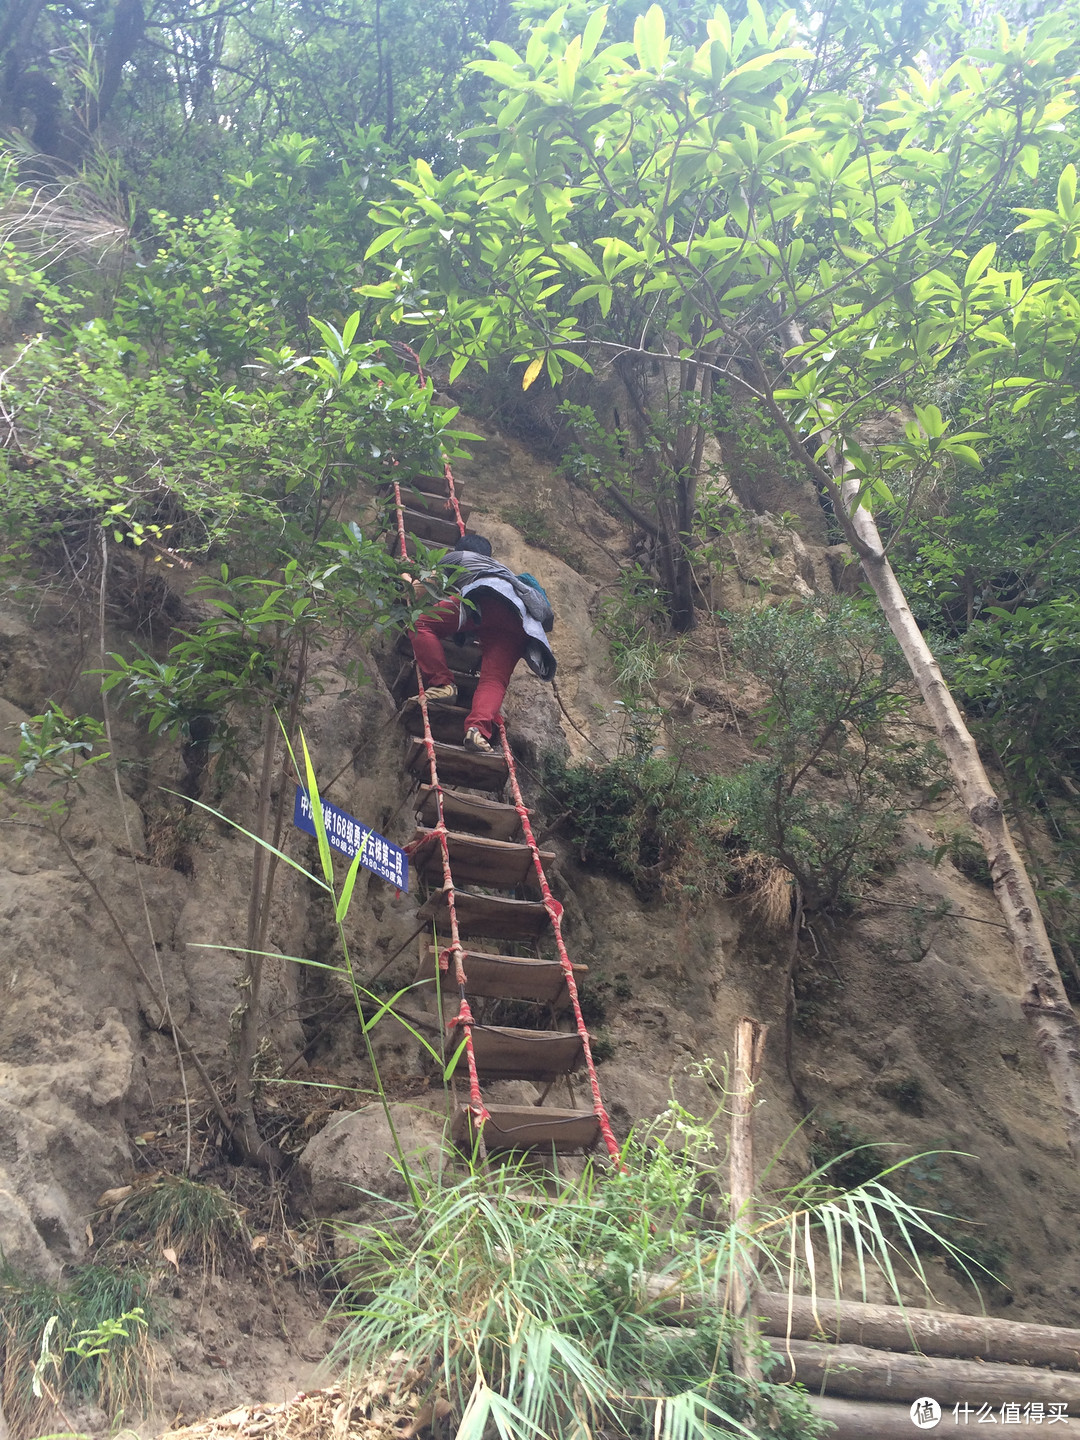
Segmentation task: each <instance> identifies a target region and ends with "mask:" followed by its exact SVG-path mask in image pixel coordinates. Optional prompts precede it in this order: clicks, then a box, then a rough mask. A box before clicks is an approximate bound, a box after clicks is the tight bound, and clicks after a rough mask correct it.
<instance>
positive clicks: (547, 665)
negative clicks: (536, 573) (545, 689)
mask: <svg viewBox="0 0 1080 1440" xmlns="http://www.w3.org/2000/svg"><path fill="white" fill-rule="evenodd" d="M443 564H444V565H445V566H446V568H447V569H448V570H451V571H454V570H456V572H457V573H456V575H455V584H456V585H457V588H458V589H459V590H460V592H461V595H462V598H463V599H467V598H468V596H469V594H470V593H471V592H472V591H474V590H480V589H483V588H485V587H487V588H489V589H491V590H493V591H494V592H495V593H496V594H497V595H502V596H503V597H504V598H505V599H507V600H510V601H511V603H513V604H515V605H516V607H517V609H518V610H519V612H520V614H521V620H522V627H523V629H524V631H525V637H526V638H525V651H524V659H525V664H526V665H528V667H529V669H530V670H531V671H532V672H533V673H534V674H535V675H539V677H540V679H541V680H554V678H555V668H556V666H555V656H554V655H553V654H552V651H551V646H550V645H549V644H548V641H547V639H546V635H547V633H548V632H549V631H550V630H551V628H552V626H553V625H554V624H555V612H554V611H553V610H552V608H551V605H550V603H549V601H548V599H547V596H546V595H545V594H544V593H543V591H541V590H537V589H536V587H535V586H533V585H529V584H528V583H527V582H526V581H524V580H522V579H521V578H520V577H519V576H517V575H515V574H514V572H513V570H511V569H510V567H509V566H508V565H503V564H500V562H499V561H498V560H492V559H491V558H490V557H489V556H487V555H478V554H476V553H475V551H472V550H451V551H450V553H449V554H448V555H446V556H445V557H444V559H443Z"/></svg>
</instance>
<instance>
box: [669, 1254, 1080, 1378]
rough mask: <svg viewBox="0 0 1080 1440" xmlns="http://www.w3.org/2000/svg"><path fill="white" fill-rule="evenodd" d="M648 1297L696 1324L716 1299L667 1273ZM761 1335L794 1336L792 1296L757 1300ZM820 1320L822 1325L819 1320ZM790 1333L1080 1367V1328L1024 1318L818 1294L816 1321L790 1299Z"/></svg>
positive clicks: (798, 1298) (807, 1306) (910, 1350)
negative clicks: (680, 1284)
mask: <svg viewBox="0 0 1080 1440" xmlns="http://www.w3.org/2000/svg"><path fill="white" fill-rule="evenodd" d="M645 1291H646V1296H647V1298H648V1299H649V1300H650V1301H651V1302H652V1303H653V1304H654V1305H655V1308H656V1313H657V1314H660V1315H668V1316H670V1317H671V1318H672V1319H673V1320H682V1321H684V1322H694V1321H696V1320H697V1319H699V1318H700V1316H701V1315H702V1314H703V1313H705V1311H707V1310H708V1309H709V1308H711V1306H710V1302H709V1301H707V1300H703V1299H702V1297H701V1296H700V1295H694V1294H690V1293H687V1292H685V1291H681V1290H680V1289H679V1288H678V1286H677V1285H675V1284H672V1282H671V1281H670V1280H668V1279H666V1278H664V1277H662V1276H652V1277H650V1279H649V1280H648V1281H647V1282H646V1287H645ZM754 1306H755V1310H756V1313H757V1314H758V1316H760V1317H761V1321H762V1324H761V1330H762V1333H763V1334H765V1335H768V1336H770V1337H776V1336H779V1337H783V1336H785V1335H787V1333H788V1297H787V1296H786V1295H780V1294H776V1293H773V1292H769V1291H758V1293H757V1294H756V1295H755V1296H754ZM819 1322H820V1323H819ZM791 1335H792V1338H793V1339H796V1340H810V1339H821V1338H822V1337H823V1336H824V1337H825V1338H826V1339H828V1340H834V1341H838V1342H841V1343H845V1344H852V1345H869V1346H871V1347H873V1348H876V1349H879V1350H896V1351H899V1352H900V1353H902V1354H923V1355H939V1356H948V1357H952V1358H954V1359H958V1360H965V1359H968V1360H995V1361H999V1362H1001V1363H1002V1364H1005V1365H1009V1364H1013V1365H1015V1364H1024V1365H1053V1366H1055V1367H1056V1368H1057V1369H1059V1370H1080V1330H1067V1329H1065V1328H1064V1327H1063V1326H1060V1325H1035V1324H1032V1323H1030V1322H1028V1321H1023V1320H995V1319H991V1318H990V1317H989V1316H986V1315H959V1314H955V1313H953V1312H951V1311H946V1310H914V1309H904V1310H901V1309H900V1308H899V1306H895V1305H866V1304H863V1303H862V1302H860V1301H858V1300H841V1301H840V1302H839V1303H837V1302H835V1301H833V1300H826V1299H824V1298H823V1297H819V1298H818V1301H817V1318H815V1314H814V1307H813V1306H812V1305H811V1303H810V1299H809V1297H808V1296H806V1295H795V1296H793V1297H792V1300H791Z"/></svg>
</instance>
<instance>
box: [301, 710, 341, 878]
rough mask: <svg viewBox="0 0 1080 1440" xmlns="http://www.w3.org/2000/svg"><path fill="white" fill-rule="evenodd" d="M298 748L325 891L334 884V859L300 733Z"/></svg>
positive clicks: (304, 738)
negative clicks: (302, 759) (300, 754)
mask: <svg viewBox="0 0 1080 1440" xmlns="http://www.w3.org/2000/svg"><path fill="white" fill-rule="evenodd" d="M300 747H301V749H302V750H303V752H304V775H305V778H306V779H307V794H308V800H309V801H310V803H311V819H312V822H313V823H314V826H315V839H316V840H317V841H318V845H319V863H320V864H321V865H322V872H323V878H324V879H325V881H326V885H327V889H330V888H332V887H333V884H334V858H333V856H332V855H331V854H330V841H329V839H328V838H327V834H326V821H325V820H324V819H323V810H322V796H321V795H320V794H319V782H318V781H317V780H316V778H315V766H314V765H313V764H312V763H311V752H310V751H309V750H308V745H307V737H306V736H305V735H304V732H303V731H302V730H301V731H300Z"/></svg>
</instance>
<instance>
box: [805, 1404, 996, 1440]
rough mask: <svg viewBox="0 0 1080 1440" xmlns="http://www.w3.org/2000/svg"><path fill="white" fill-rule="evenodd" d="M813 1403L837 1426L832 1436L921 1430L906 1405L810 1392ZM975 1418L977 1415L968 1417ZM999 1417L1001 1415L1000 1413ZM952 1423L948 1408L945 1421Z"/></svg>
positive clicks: (856, 1439) (857, 1438) (889, 1436)
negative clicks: (840, 1397) (844, 1398)
mask: <svg viewBox="0 0 1080 1440" xmlns="http://www.w3.org/2000/svg"><path fill="white" fill-rule="evenodd" d="M808 1398H809V1400H810V1404H811V1405H812V1406H813V1407H814V1409H815V1410H816V1411H817V1413H818V1414H819V1415H820V1416H821V1418H822V1419H823V1420H828V1422H829V1423H830V1425H833V1426H835V1427H836V1428H835V1429H833V1430H830V1431H829V1440H914V1437H916V1436H917V1435H918V1434H919V1431H918V1430H917V1429H916V1427H915V1426H914V1425H913V1424H912V1423H911V1409H910V1407H909V1406H907V1405H883V1404H880V1403H879V1402H877V1401H874V1400H836V1399H834V1398H833V1397H832V1396H831V1395H811V1396H809V1397H808ZM969 1418H971V1419H973V1418H974V1417H969ZM999 1418H1000V1417H999ZM946 1419H947V1421H948V1424H949V1427H950V1428H955V1427H953V1423H952V1422H953V1416H952V1415H951V1414H949V1413H948V1412H947V1411H946V1412H945V1414H943V1416H942V1424H943V1425H944V1424H945V1423H946Z"/></svg>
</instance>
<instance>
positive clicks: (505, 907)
mask: <svg viewBox="0 0 1080 1440" xmlns="http://www.w3.org/2000/svg"><path fill="white" fill-rule="evenodd" d="M454 910H455V912H456V913H457V922H458V933H459V934H460V935H461V937H462V939H466V940H467V939H471V938H472V936H474V935H484V936H489V937H495V938H497V939H500V940H538V939H539V938H540V936H541V935H543V934H544V932H545V931H546V930H547V928H548V926H549V925H550V924H551V920H550V917H549V916H548V913H547V911H546V910H545V909H544V906H543V905H542V904H541V903H540V901H539V900H507V899H504V898H503V897H502V896H501V895H474V894H473V893H472V891H470V890H455V891H454ZM449 914H450V911H449V906H448V904H447V898H446V892H445V891H444V890H440V891H439V892H438V893H437V894H436V895H433V896H432V897H431V899H430V900H428V901H427V903H426V904H424V905H422V906H421V907H420V909H419V910H418V911H417V912H416V918H417V921H418V922H423V923H426V922H427V921H429V920H431V921H433V922H434V923H435V926H436V929H441V930H446V929H447V928H448V926H449Z"/></svg>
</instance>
